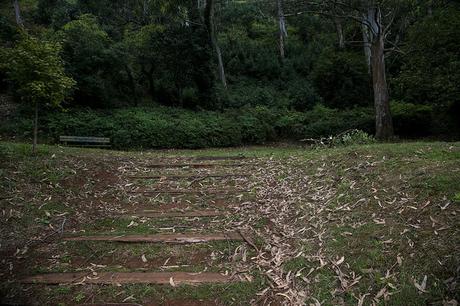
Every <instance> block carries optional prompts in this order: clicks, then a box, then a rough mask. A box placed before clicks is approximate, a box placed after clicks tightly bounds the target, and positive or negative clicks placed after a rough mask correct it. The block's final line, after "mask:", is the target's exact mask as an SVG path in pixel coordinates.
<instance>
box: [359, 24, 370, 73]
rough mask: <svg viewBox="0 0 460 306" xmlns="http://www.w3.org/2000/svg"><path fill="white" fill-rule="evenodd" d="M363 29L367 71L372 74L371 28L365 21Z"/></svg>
mask: <svg viewBox="0 0 460 306" xmlns="http://www.w3.org/2000/svg"><path fill="white" fill-rule="evenodd" d="M364 20H366V17H364ZM361 29H362V32H363V47H364V58H365V60H366V65H367V73H368V74H369V75H371V47H370V43H369V29H368V28H367V26H366V25H365V24H364V23H363V24H362V25H361Z"/></svg>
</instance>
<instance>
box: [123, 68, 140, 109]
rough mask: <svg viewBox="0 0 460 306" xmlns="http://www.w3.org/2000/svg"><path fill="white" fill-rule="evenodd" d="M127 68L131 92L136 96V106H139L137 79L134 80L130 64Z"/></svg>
mask: <svg viewBox="0 0 460 306" xmlns="http://www.w3.org/2000/svg"><path fill="white" fill-rule="evenodd" d="M125 70H126V74H127V75H128V79H129V87H130V88H131V93H132V95H133V98H134V106H135V107H137V105H138V103H139V101H138V97H137V91H136V81H135V80H134V76H133V72H132V70H131V68H130V67H129V66H128V65H125Z"/></svg>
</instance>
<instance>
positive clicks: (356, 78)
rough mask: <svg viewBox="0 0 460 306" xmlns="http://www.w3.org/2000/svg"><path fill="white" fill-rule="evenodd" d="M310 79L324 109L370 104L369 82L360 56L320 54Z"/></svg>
mask: <svg viewBox="0 0 460 306" xmlns="http://www.w3.org/2000/svg"><path fill="white" fill-rule="evenodd" d="M312 79H313V82H314V84H315V86H316V88H318V92H319V94H320V95H321V96H322V97H323V99H324V104H325V105H326V106H328V107H333V108H340V109H344V108H348V107H352V106H356V105H361V106H362V105H369V104H370V100H371V99H370V97H371V92H370V80H369V75H368V73H367V67H366V64H365V61H364V58H363V55H361V54H356V53H354V52H348V51H334V50H332V49H326V50H324V51H323V52H322V54H321V56H320V57H319V59H318V61H317V62H316V63H315V64H314V68H313V72H312Z"/></svg>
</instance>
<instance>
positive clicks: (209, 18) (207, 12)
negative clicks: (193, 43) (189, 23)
mask: <svg viewBox="0 0 460 306" xmlns="http://www.w3.org/2000/svg"><path fill="white" fill-rule="evenodd" d="M214 5H215V2H214V0H206V5H205V7H204V23H205V26H206V29H207V31H208V35H209V42H210V44H211V47H212V49H213V50H214V52H215V53H216V57H217V66H218V70H219V79H220V81H221V82H222V86H223V87H224V88H225V89H226V88H227V80H226V77H225V69H224V62H223V60H222V52H221V51H220V47H219V43H218V41H217V36H216V25H215V20H214Z"/></svg>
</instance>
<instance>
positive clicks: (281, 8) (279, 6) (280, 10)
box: [276, 0, 287, 62]
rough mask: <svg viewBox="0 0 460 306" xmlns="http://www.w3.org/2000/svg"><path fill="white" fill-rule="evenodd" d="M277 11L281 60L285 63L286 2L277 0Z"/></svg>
mask: <svg viewBox="0 0 460 306" xmlns="http://www.w3.org/2000/svg"><path fill="white" fill-rule="evenodd" d="M276 4H277V10H278V26H279V30H278V39H279V42H278V43H279V49H280V59H281V62H283V61H284V58H285V52H286V51H285V40H286V38H287V30H286V20H285V16H284V0H277V3H276Z"/></svg>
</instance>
